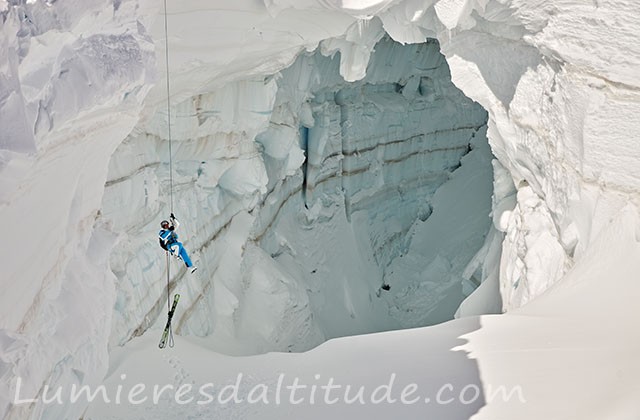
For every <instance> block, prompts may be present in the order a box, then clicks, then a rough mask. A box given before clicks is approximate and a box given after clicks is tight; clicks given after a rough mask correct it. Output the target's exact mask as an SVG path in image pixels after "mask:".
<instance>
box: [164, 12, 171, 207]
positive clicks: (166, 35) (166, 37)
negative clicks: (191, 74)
mask: <svg viewBox="0 0 640 420" xmlns="http://www.w3.org/2000/svg"><path fill="white" fill-rule="evenodd" d="M164 52H165V53H164V58H165V66H166V69H167V77H166V79H167V128H168V135H169V203H170V209H171V213H173V154H172V150H171V83H170V81H169V22H168V18H167V0H164Z"/></svg>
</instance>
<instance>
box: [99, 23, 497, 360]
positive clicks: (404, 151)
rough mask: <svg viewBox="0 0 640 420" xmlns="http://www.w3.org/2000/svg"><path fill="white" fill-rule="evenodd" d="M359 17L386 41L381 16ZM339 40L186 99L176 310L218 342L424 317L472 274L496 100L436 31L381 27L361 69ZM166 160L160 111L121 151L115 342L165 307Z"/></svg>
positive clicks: (248, 349)
mask: <svg viewBox="0 0 640 420" xmlns="http://www.w3.org/2000/svg"><path fill="white" fill-rule="evenodd" d="M360 34H361V36H362V37H365V38H368V39H371V40H373V41H377V40H378V39H380V38H381V37H382V36H383V32H382V28H381V24H380V21H379V20H377V19H374V20H373V21H372V22H369V23H368V24H366V25H364V26H361V27H360ZM336 43H337V42H333V41H332V42H327V43H324V42H323V43H322V44H321V47H320V51H317V52H315V53H303V54H302V55H300V56H299V57H298V59H297V60H296V61H295V62H294V63H293V64H292V65H291V66H290V67H288V68H287V69H285V70H283V71H282V72H281V73H279V74H277V75H276V76H275V77H270V78H268V79H265V80H249V81H241V82H235V83H231V84H228V85H227V86H226V87H225V88H222V89H218V90H215V91H214V92H212V93H209V94H202V95H198V96H196V97H194V98H192V99H190V100H187V101H185V102H183V103H182V104H180V105H179V106H177V107H176V112H175V123H174V130H173V132H174V150H175V153H174V159H173V160H174V166H175V179H174V185H175V188H174V203H175V204H174V211H175V213H176V214H177V215H178V216H179V217H180V218H181V219H182V221H183V224H182V226H183V229H182V230H181V234H182V235H183V236H182V238H183V240H185V244H186V245H187V248H188V249H190V250H191V252H192V253H193V254H194V255H195V256H196V259H197V260H198V261H199V262H198V264H199V267H200V269H199V272H198V275H195V276H191V275H190V274H187V272H186V270H185V269H184V268H180V266H177V267H176V266H175V265H174V267H175V268H174V271H173V272H172V274H171V280H170V281H171V284H172V285H174V286H175V287H176V288H177V289H179V290H180V291H181V294H182V302H184V303H182V302H181V305H182V308H183V311H181V313H180V314H179V315H178V317H177V320H176V321H177V322H176V324H177V325H178V332H180V333H182V334H194V335H198V336H206V337H207V342H208V343H209V345H210V346H211V347H212V348H214V349H216V350H219V351H225V352H231V353H234V354H237V353H256V352H266V351H271V350H281V351H282V350H289V351H300V350H305V349H308V348H311V347H313V346H315V345H317V344H319V343H320V342H322V341H324V340H325V339H327V338H331V337H335V336H340V335H350V334H355V333H362V332H370V331H379V330H384V329H390V328H397V327H399V326H405V327H410V326H418V325H428V324H432V323H436V322H440V321H442V320H445V319H450V318H451V317H452V316H453V312H454V311H455V309H456V307H457V306H458V304H459V303H460V302H461V300H462V299H463V298H464V297H465V296H466V293H468V292H469V290H465V291H463V290H462V287H463V277H462V275H463V271H464V268H465V266H466V265H467V263H468V262H469V260H470V259H471V257H472V256H473V255H474V254H475V253H476V251H477V250H478V249H479V248H480V247H481V246H482V243H483V241H484V237H485V234H486V232H487V230H488V228H489V224H490V219H489V217H488V214H489V212H490V203H491V201H490V196H491V190H492V185H491V179H492V168H491V164H490V160H491V153H490V151H489V149H488V145H487V142H486V137H485V133H486V113H485V111H484V110H483V109H482V108H481V107H480V106H479V105H478V104H476V103H473V102H472V101H470V100H469V99H468V98H466V97H465V96H464V95H463V94H462V93H461V92H460V91H459V90H458V89H457V88H456V87H455V86H454V85H453V84H452V83H451V81H450V75H449V71H448V68H447V65H446V62H445V61H444V57H443V56H442V55H441V54H440V53H439V47H438V44H437V43H436V42H434V41H430V42H427V43H422V44H417V45H409V46H402V45H400V44H398V43H395V42H393V41H392V40H390V39H388V38H384V39H382V40H381V41H379V42H378V43H377V44H376V45H375V53H373V54H372V55H371V60H370V61H367V64H368V68H367V71H366V76H365V77H363V78H362V79H361V80H359V81H358V82H351V83H349V82H346V81H345V80H344V79H343V77H342V76H341V75H340V69H341V68H342V67H341V60H340V57H341V55H340V54H332V55H331V56H329V57H328V56H326V55H325V54H330V53H331V52H332V49H331V47H332V46H333V45H336ZM159 115H161V114H159ZM139 132H142V133H141V134H139ZM461 165H462V167H461ZM168 170H169V167H168V142H167V140H166V131H165V125H164V123H163V120H162V119H161V118H158V119H155V120H152V121H151V122H150V123H149V124H146V123H145V124H144V125H143V126H139V127H138V128H136V130H134V134H133V135H131V136H130V137H129V138H127V139H126V140H125V141H124V142H123V144H122V145H121V146H120V147H119V148H118V150H117V151H116V153H115V154H114V156H113V158H112V160H111V164H110V171H109V176H108V178H109V180H108V181H107V186H106V190H105V195H104V202H103V207H102V217H103V218H104V219H105V220H106V221H107V222H106V223H108V224H110V225H111V226H112V227H113V229H114V230H116V231H118V232H121V235H120V239H119V241H118V244H117V245H116V246H115V249H114V251H113V254H112V258H111V267H112V268H113V270H114V272H115V273H116V276H117V277H118V282H117V283H118V285H119V287H118V291H117V301H116V308H115V312H114V322H113V329H112V338H111V340H112V344H114V345H118V344H124V343H126V342H127V341H128V340H129V339H130V338H131V337H133V336H135V335H139V334H142V333H144V332H145V331H146V330H147V329H148V328H150V327H151V326H152V325H153V324H154V323H155V324H162V323H163V319H162V318H163V317H162V316H161V315H162V314H163V313H164V309H163V308H164V305H165V304H166V303H165V302H166V292H165V289H166V279H165V276H166V271H165V263H164V254H163V253H162V252H161V251H160V249H159V247H158V245H157V239H156V237H155V234H156V231H157V230H158V223H159V221H160V220H161V219H162V218H163V217H166V214H168V212H169V209H168V207H169V201H170V193H169V185H168V179H169V174H168ZM456 209H459V210H456ZM414 244H415V245H414ZM383 284H387V285H389V286H391V288H392V290H391V291H389V292H386V291H383V290H382V289H381V286H382V285H383ZM469 284H471V283H469ZM157 326H160V325H157Z"/></svg>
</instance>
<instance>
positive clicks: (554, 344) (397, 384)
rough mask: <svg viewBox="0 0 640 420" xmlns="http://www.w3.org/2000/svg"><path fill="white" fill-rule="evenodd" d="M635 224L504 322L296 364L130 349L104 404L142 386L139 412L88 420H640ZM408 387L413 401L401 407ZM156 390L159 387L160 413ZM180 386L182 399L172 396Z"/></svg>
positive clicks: (609, 234) (618, 224)
mask: <svg viewBox="0 0 640 420" xmlns="http://www.w3.org/2000/svg"><path fill="white" fill-rule="evenodd" d="M639 222H640V220H639V218H638V215H637V212H636V210H635V209H633V208H631V207H625V208H624V209H623V210H622V211H621V212H620V213H619V214H618V219H617V220H615V221H612V222H611V223H610V224H609V225H607V226H605V227H604V228H603V230H602V232H601V233H600V234H599V235H598V237H597V238H595V239H594V244H593V247H592V248H591V249H590V250H589V251H588V252H587V254H586V256H585V257H586V259H585V260H583V261H582V262H580V263H577V264H576V265H575V266H574V267H573V269H572V270H571V271H570V272H569V273H568V274H567V275H566V276H565V277H564V279H563V281H562V282H561V283H558V284H556V285H555V286H554V287H552V288H551V289H550V290H548V291H547V293H545V294H543V295H542V296H541V297H539V298H538V299H536V301H535V302H532V303H531V304H530V305H527V306H526V307H524V308H521V309H518V310H514V311H511V312H508V313H507V314H505V315H485V316H480V317H465V318H462V319H458V320H455V321H450V322H447V323H444V324H440V325H438V326H434V327H428V328H421V329H412V330H403V331H394V332H387V333H379V334H373V335H365V336H357V337H347V338H342V339H334V340H331V341H330V342H328V343H325V344H323V345H321V346H319V347H318V348H316V349H313V350H311V351H309V352H306V353H302V354H283V353H271V354H266V355H260V356H253V357H244V358H230V357H228V356H222V355H217V354H214V353H211V352H210V351H208V350H206V349H204V348H202V347H199V346H198V345H197V344H194V343H191V342H189V341H188V340H186V339H179V340H178V341H177V343H176V347H175V348H174V349H172V350H169V351H167V352H159V351H156V350H155V349H154V347H155V344H156V343H155V340H153V339H151V338H147V337H142V338H140V339H136V340H134V341H133V342H132V343H131V346H130V348H125V349H122V350H119V351H116V352H114V367H113V370H112V371H111V373H110V375H109V377H108V378H107V380H106V381H105V386H106V388H105V389H106V392H107V395H110V397H109V398H111V399H112V400H113V399H114V398H115V397H114V395H115V390H116V389H117V388H118V386H120V387H121V388H122V389H123V393H122V395H123V396H124V395H127V393H128V392H129V391H130V390H131V389H132V388H133V386H134V385H135V384H144V385H145V388H144V389H143V391H142V392H140V393H139V394H138V395H137V396H136V397H135V398H134V399H133V401H134V402H137V403H135V404H131V403H123V404H122V405H116V404H114V403H113V402H112V403H110V404H105V403H103V402H102V401H103V400H101V397H98V398H97V402H96V403H94V404H93V405H92V406H91V407H90V408H89V411H88V412H87V413H86V415H85V418H87V419H96V420H97V419H115V418H138V419H147V418H148V419H152V418H154V419H165V418H166V419H172V418H176V417H180V418H190V419H205V418H212V417H216V418H228V419H235V418H238V419H241V418H242V419H253V418H255V419H281V418H285V417H286V418H294V417H295V418H309V419H323V418H328V417H331V418H340V419H343V418H344V419H346V418H358V419H359V418H372V419H385V418H389V416H401V417H402V418H404V419H419V418H427V417H428V418H431V417H435V418H447V419H466V418H473V419H496V418H517V419H523V420H525V419H540V418H548V419H567V418H582V419H584V418H593V419H602V418H606V419H612V420H613V419H633V418H637V416H638V415H639V414H640V408H639V407H638V405H637V385H636V378H637V375H638V374H639V373H640V364H639V363H638V361H637V352H638V350H639V345H640V341H639V340H638V338H637V336H634V335H633V333H631V334H630V328H631V327H633V326H634V325H635V320H634V319H633V316H634V314H633V307H634V306H635V303H636V302H637V300H638V299H639V298H640V285H639V284H638V282H637V281H636V278H637V272H638V270H639V269H640V263H639V262H640V229H639V228H640V223H639ZM612 243H615V245H613V246H612ZM594 261H595V262H594ZM621 291H624V292H622V293H621ZM238 374H242V376H241V377H240V379H238ZM123 375H124V376H123ZM281 375H283V376H282V377H281ZM296 378H298V379H299V385H306V388H299V389H298V391H297V393H296V394H294V396H293V397H292V396H291V388H287V386H289V387H291V386H293V384H294V380H295V379H296ZM331 378H332V379H333V382H331V384H332V385H333V386H334V388H333V389H332V390H331V391H330V392H329V393H327V391H326V388H321V387H322V386H325V387H326V386H327V384H329V383H330V382H329V380H330V379H331ZM236 381H238V383H239V386H238V389H239V391H237V393H236V396H237V400H232V399H231V396H232V395H233V393H232V389H231V390H229V389H228V390H226V391H223V389H224V387H225V386H229V385H233V384H235V383H236ZM279 381H280V383H281V384H282V386H281V387H280V388H278V383H279ZM209 383H210V384H212V385H207V386H206V387H205V388H202V387H203V385H205V384H209ZM410 384H416V385H417V390H416V392H415V393H412V394H410V395H407V398H406V399H405V400H404V401H405V402H411V403H405V404H403V402H402V401H403V400H402V399H401V398H402V392H403V390H404V389H405V387H406V386H409V385H410ZM154 385H160V386H168V387H167V389H166V391H165V393H164V394H162V395H161V396H160V397H159V398H158V400H157V404H154V403H153V391H152V390H153V386H154ZM314 385H315V386H316V387H317V389H316V390H315V391H314V390H312V386H314ZM347 385H350V386H351V387H352V390H357V389H359V387H361V386H364V387H365V388H364V392H363V395H364V397H363V398H364V399H363V401H364V402H365V403H364V404H361V403H360V402H359V401H358V400H357V398H356V402H353V403H347V402H346V400H345V397H344V396H345V395H348V398H351V399H353V398H355V395H357V391H352V392H351V393H350V394H346V390H345V388H346V386H347ZM385 385H389V394H388V395H387V394H385V388H382V390H381V391H379V392H378V393H377V394H376V393H375V389H376V388H377V387H379V386H385ZM180 387H183V388H182V389H183V392H184V393H183V394H182V395H178V396H177V397H176V390H178V389H180ZM500 387H504V388H503V389H504V391H505V392H506V393H505V394H503V393H501V392H500V391H499V390H500ZM465 388H466V391H465ZM265 389H266V391H265ZM278 389H280V390H281V391H280V392H278ZM200 390H203V392H205V394H200V393H199V392H200ZM263 392H265V394H264V396H263V397H261V396H262V395H263V394H262V393H263ZM278 395H279V396H280V402H279V403H278V402H277V401H278V400H277V399H276V398H277V396H278ZM312 396H313V402H312ZM417 397H420V398H419V399H417ZM292 398H293V399H292ZM426 398H430V401H429V402H426ZM189 399H191V401H189ZM123 401H126V397H123ZM265 401H266V402H265ZM292 401H293V402H292ZM372 401H373V402H372ZM376 401H377V403H376ZM296 402H297V403H296ZM438 402H440V403H438Z"/></svg>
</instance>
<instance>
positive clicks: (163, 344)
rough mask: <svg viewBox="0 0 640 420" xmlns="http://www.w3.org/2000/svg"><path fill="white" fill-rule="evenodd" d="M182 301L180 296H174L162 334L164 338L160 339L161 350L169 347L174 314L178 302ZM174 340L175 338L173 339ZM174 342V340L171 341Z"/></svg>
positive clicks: (170, 345) (171, 345)
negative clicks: (168, 340) (168, 341)
mask: <svg viewBox="0 0 640 420" xmlns="http://www.w3.org/2000/svg"><path fill="white" fill-rule="evenodd" d="M179 299H180V295H179V294H177V293H176V294H175V295H174V296H173V305H171V310H170V311H169V317H168V318H167V325H166V326H165V327H164V331H163V332H162V338H160V343H159V344H158V347H160V348H161V349H163V348H165V347H166V345H167V339H168V338H169V335H170V334H171V319H172V318H173V313H174V312H175V311H176V306H178V300H179ZM171 338H172V339H173V337H171ZM170 341H173V340H170ZM169 347H173V344H172V343H169Z"/></svg>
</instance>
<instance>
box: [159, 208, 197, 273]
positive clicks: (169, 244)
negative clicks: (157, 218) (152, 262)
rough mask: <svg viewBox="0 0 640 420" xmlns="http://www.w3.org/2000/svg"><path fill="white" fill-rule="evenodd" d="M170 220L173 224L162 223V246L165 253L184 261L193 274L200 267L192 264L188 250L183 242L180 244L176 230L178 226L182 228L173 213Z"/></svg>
mask: <svg viewBox="0 0 640 420" xmlns="http://www.w3.org/2000/svg"><path fill="white" fill-rule="evenodd" d="M169 219H170V220H171V222H169V221H168V220H163V221H162V222H160V227H162V230H160V233H158V236H159V240H160V246H161V247H162V249H164V250H165V251H168V252H170V253H171V255H173V256H175V257H176V258H180V259H181V260H182V261H184V264H185V265H186V266H187V269H190V270H191V272H192V273H193V272H194V271H196V270H197V269H198V267H196V266H195V265H193V263H192V262H191V258H189V254H187V250H186V249H184V246H183V245H182V242H178V234H177V233H175V230H176V229H177V228H178V226H180V223H178V220H176V217H175V216H174V215H173V213H171V216H170V217H169Z"/></svg>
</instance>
